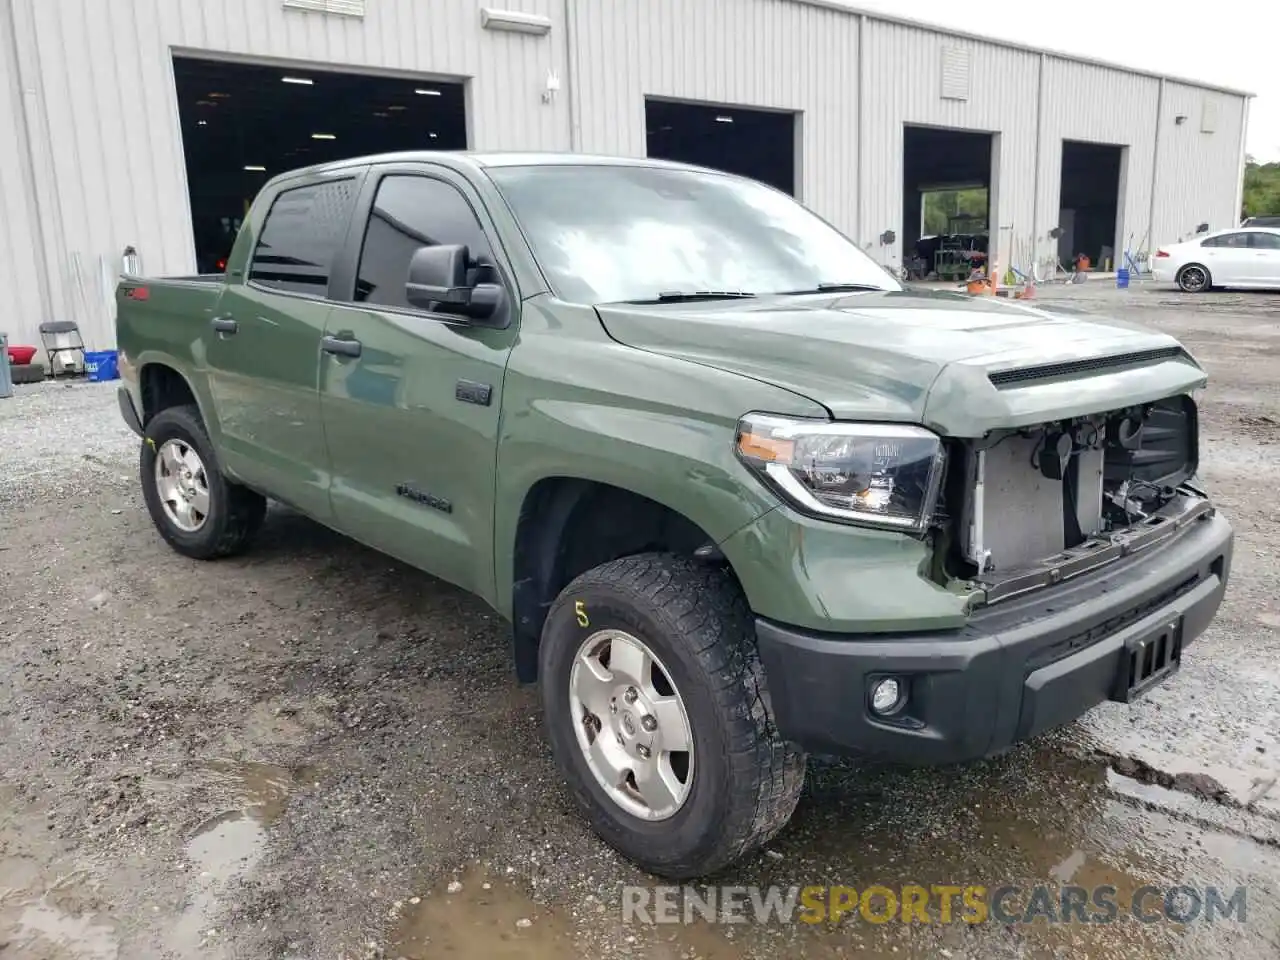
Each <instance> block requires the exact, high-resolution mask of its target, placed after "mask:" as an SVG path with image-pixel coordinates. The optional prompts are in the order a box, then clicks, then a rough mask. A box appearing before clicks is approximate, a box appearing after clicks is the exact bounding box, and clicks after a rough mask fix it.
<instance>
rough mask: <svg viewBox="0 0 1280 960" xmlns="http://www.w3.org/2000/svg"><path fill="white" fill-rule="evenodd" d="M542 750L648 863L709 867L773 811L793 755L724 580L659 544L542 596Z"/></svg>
mask: <svg viewBox="0 0 1280 960" xmlns="http://www.w3.org/2000/svg"><path fill="white" fill-rule="evenodd" d="M539 660H540V662H539V668H540V669H539V673H540V684H541V692H542V701H543V709H544V710H545V713H546V722H547V728H548V733H549V736H550V739H551V746H552V751H553V753H554V755H555V758H556V762H557V764H558V765H559V767H560V769H561V771H562V773H563V774H564V776H565V778H566V780H567V781H568V784H569V787H570V789H571V791H572V793H573V795H574V798H575V800H576V801H577V803H578V805H579V807H580V808H581V809H582V811H583V812H584V813H585V815H586V817H587V819H588V820H589V821H590V823H591V826H592V828H593V829H594V830H595V831H596V833H597V834H599V836H600V837H601V838H602V839H604V840H605V842H607V843H608V844H610V845H611V846H612V847H614V848H615V849H616V850H618V851H619V852H620V853H622V854H623V855H624V856H626V857H627V858H628V859H630V860H632V861H634V862H635V863H636V864H638V865H639V866H641V867H643V868H644V869H646V870H648V871H650V872H652V873H655V874H658V875H659V876H664V877H671V878H675V879H683V878H688V877H695V876H700V875H704V874H707V873H710V872H713V871H715V870H717V869H719V868H720V867H723V866H725V865H726V864H728V863H730V862H732V861H734V860H736V859H738V858H739V857H741V856H743V855H745V854H747V853H750V852H751V851H752V850H755V849H757V848H758V847H760V846H761V845H762V844H764V843H765V842H767V841H768V840H769V839H770V838H771V837H773V836H774V835H775V834H776V833H777V832H778V831H779V830H781V829H782V827H783V826H785V825H786V823H787V821H788V819H790V817H791V813H792V811H793V810H794V809H795V805H796V801H797V799H798V797H799V795H800V789H801V786H802V785H803V782H804V767H805V758H804V755H803V754H802V753H801V752H800V751H799V750H798V749H797V748H796V747H795V746H794V745H793V744H789V743H787V742H785V741H783V740H781V739H780V738H779V737H778V734H777V730H776V729H775V727H774V724H773V717H772V715H771V711H770V708H769V700H768V692H767V690H766V688H765V680H764V674H763V671H762V670H761V667H760V662H759V659H758V657H757V655H756V650H755V636H754V629H753V625H752V622H751V618H750V613H749V611H748V609H747V606H746V602H745V600H744V598H743V596H742V592H741V590H740V589H739V588H738V586H737V584H736V583H735V582H734V581H733V580H732V578H731V577H729V576H728V575H727V573H726V572H724V571H723V570H719V569H713V568H708V567H705V566H701V565H698V564H696V563H695V562H693V561H692V560H690V559H687V558H683V557H676V556H672V555H667V554H643V555H640V556H634V557H626V558H623V559H621V560H615V561H612V562H610V563H606V564H604V565H602V566H600V567H597V568H595V569H594V570H591V571H589V572H587V573H585V574H583V575H582V576H580V577H578V578H577V579H576V580H574V581H573V583H571V584H570V585H569V586H568V587H567V588H565V590H564V592H563V593H562V594H561V595H560V596H559V597H558V598H557V599H556V601H555V603H554V604H553V605H552V607H551V610H550V612H549V614H548V617H547V622H546V625H545V627H544V628H543V633H542V643H541V645H540V648H539Z"/></svg>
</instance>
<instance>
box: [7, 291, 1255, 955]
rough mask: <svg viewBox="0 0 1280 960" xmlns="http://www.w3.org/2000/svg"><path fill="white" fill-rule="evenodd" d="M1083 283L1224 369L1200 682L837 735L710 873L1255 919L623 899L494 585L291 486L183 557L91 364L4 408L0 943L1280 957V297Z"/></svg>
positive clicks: (223, 950)
mask: <svg viewBox="0 0 1280 960" xmlns="http://www.w3.org/2000/svg"><path fill="white" fill-rule="evenodd" d="M1062 297H1069V298H1070V299H1069V303H1070V304H1071V306H1072V307H1073V308H1075V309H1081V310H1084V311H1087V312H1118V311H1124V312H1126V313H1127V314H1128V315H1131V316H1133V317H1134V318H1135V319H1137V320H1139V321H1142V322H1148V323H1152V324H1153V325H1156V326H1158V327H1160V328H1162V329H1166V330H1169V331H1170V332H1172V333H1174V334H1175V335H1177V336H1179V337H1181V338H1183V340H1184V342H1186V343H1187V345H1188V346H1189V347H1190V348H1191V349H1192V350H1193V352H1195V353H1196V354H1197V356H1198V357H1199V358H1200V359H1201V361H1202V362H1203V363H1204V364H1205V365H1206V367H1207V368H1208V369H1209V371H1210V374H1211V376H1212V385H1211V388H1210V389H1209V391H1207V393H1206V395H1205V396H1204V397H1203V398H1202V401H1201V403H1202V414H1203V420H1204V422H1203V424H1202V433H1203V446H1202V449H1203V454H1202V460H1203V469H1202V475H1203V479H1204V481H1205V483H1206V484H1207V485H1208V486H1209V487H1210V489H1211V492H1212V493H1213V494H1214V496H1215V498H1216V500H1217V501H1218V503H1219V504H1220V505H1221V506H1222V508H1223V509H1224V510H1225V511H1226V512H1227V513H1228V514H1229V515H1230V516H1231V518H1232V520H1233V522H1234V523H1235V524H1236V529H1237V547H1236V551H1237V552H1236V562H1235V568H1234V580H1233V584H1232V588H1231V591H1230V593H1229V596H1228V600H1227V602H1226V604H1225V605H1224V608H1223V611H1222V614H1221V615H1220V617H1219V619H1218V620H1217V621H1216V622H1215V624H1214V626H1213V627H1212V628H1211V630H1210V632H1209V633H1208V634H1207V635H1206V636H1205V637H1204V638H1203V639H1202V640H1200V641H1199V642H1198V643H1197V644H1195V645H1194V646H1193V647H1192V648H1191V649H1190V651H1189V653H1188V658H1187V662H1186V664H1185V666H1184V668H1183V670H1182V673H1181V675H1180V676H1179V677H1178V678H1177V679H1176V680H1175V681H1174V682H1172V683H1170V684H1167V685H1165V686H1164V687H1161V688H1159V689H1157V690H1156V691H1154V692H1153V693H1152V695H1151V696H1150V697H1148V698H1147V699H1145V700H1143V701H1141V702H1140V703H1138V704H1135V705H1133V706H1119V705H1110V704H1109V705H1105V706H1104V707H1103V708H1100V709H1099V710H1097V711H1095V712H1093V713H1092V714H1090V715H1089V716H1088V717H1086V718H1085V719H1084V720H1083V721H1082V722H1080V723H1078V724H1076V725H1073V726H1072V727H1070V728H1068V729H1067V730H1065V731H1062V732H1060V733H1058V734H1055V735H1053V736H1050V737H1047V738H1043V739H1041V740H1038V741H1036V742H1034V743H1032V744H1027V745H1024V746H1022V747H1019V748H1017V749H1015V750H1013V751H1011V752H1010V753H1008V754H1006V755H1004V756H1001V757H997V758H993V759H990V760H987V761H984V762H982V763H977V764H970V765H966V766H964V767H960V768H954V769H948V770H943V771H938V770H900V769H894V768H889V767H881V766H876V765H864V764H852V763H845V762H838V761H825V760H819V761H814V762H813V763H812V764H811V767H810V778H809V781H808V785H807V788H806V792H805V795H804V797H803V799H802V800H801V805H800V808H799V810H798V811H797V814H796V817H795V819H794V821H793V822H792V824H791V826H790V827H789V828H788V829H787V830H786V831H784V833H783V834H782V835H781V836H780V837H779V838H778V839H777V841H776V842H775V843H774V844H772V845H771V847H770V849H769V851H768V852H766V853H762V854H760V855H758V856H756V857H755V858H753V859H751V860H750V861H748V862H745V863H743V864H740V865H738V866H736V867H734V868H732V869H731V870H729V871H726V873H725V874H724V875H723V876H721V877H717V878H712V880H710V881H708V882H718V883H725V884H769V883H774V884H780V885H782V886H784V887H785V886H790V885H800V886H804V885H809V884H847V885H852V886H855V887H858V888H862V887H865V886H866V885H868V884H872V883H879V884H884V885H887V886H890V887H895V886H900V885H901V884H904V883H921V884H924V885H926V886H927V885H929V884H957V885H963V884H966V883H980V884H983V885H986V886H988V887H997V886H1001V885H1004V884H1017V885H1021V886H1024V887H1027V886H1030V885H1032V884H1035V883H1050V884H1061V883H1074V884H1081V885H1085V886H1096V885H1098V884H1110V885H1112V886H1114V887H1115V888H1116V889H1117V890H1118V891H1119V897H1120V899H1121V901H1122V902H1124V901H1125V898H1126V897H1132V896H1133V895H1134V892H1135V891H1137V890H1138V889H1139V888H1140V887H1142V886H1143V885H1144V884H1155V885H1162V884H1172V883H1187V884H1192V885H1199V886H1204V885H1209V884H1214V885H1219V886H1221V887H1224V888H1233V887H1234V886H1235V885H1237V884H1244V885H1247V887H1248V895H1249V915H1248V920H1247V922H1245V923H1237V922H1230V923H1217V924H1214V925H1207V924H1189V925H1187V926H1184V927H1177V926H1174V925H1171V924H1154V925H1143V924H1136V923H1132V922H1130V923H1116V924H1072V925H1054V926H1049V925H1045V924H1043V923H1040V924H1036V925H1032V926H1021V925H1008V924H1002V923H996V922H994V921H992V922H987V923H983V924H978V925H970V924H952V925H941V924H933V925H921V924H915V925H903V924H899V923H889V924H883V925H879V924H870V923H867V922H865V921H861V920H856V921H847V922H845V923H843V924H841V925H839V926H834V927H832V926H828V925H826V924H820V925H817V926H808V925H800V924H771V925H755V924H734V925H718V926H711V925H708V924H705V923H697V924H693V925H691V926H687V927H686V926H658V927H645V926H640V925H635V924H624V923H623V922H622V915H621V911H620V885H621V884H624V883H635V884H646V883H652V882H653V881H652V879H651V878H647V877H645V876H644V875H642V874H640V873H639V872H637V871H636V870H634V868H632V867H630V866H629V865H628V864H626V863H624V862H623V861H621V860H620V859H619V858H618V857H617V856H616V855H615V854H613V853H612V851H610V850H609V849H608V848H606V847H604V846H603V845H602V844H600V843H599V842H598V841H597V840H596V839H595V838H594V837H593V836H592V835H591V834H590V833H589V832H588V831H587V830H586V828H585V827H584V825H583V823H582V821H581V820H580V819H579V818H578V817H577V815H576V814H575V813H574V812H573V810H572V809H571V807H570V806H569V803H568V798H567V796H566V794H565V792H564V791H563V789H562V787H561V785H560V783H559V778H558V776H557V774H556V772H555V770H554V767H553V765H552V762H551V759H550V756H549V754H548V751H547V747H546V745H545V742H544V738H543V735H542V731H541V725H540V724H541V721H540V717H539V710H538V705H537V699H536V696H535V694H534V691H533V690H531V689H528V688H522V687H519V686H517V685H516V684H515V682H514V680H513V678H512V676H511V671H510V666H509V653H508V650H507V636H506V632H505V630H504V628H503V626H502V624H501V623H500V622H499V621H498V620H497V618H496V617H495V616H494V615H493V614H492V613H491V612H490V611H488V610H487V609H486V608H485V607H484V606H483V605H482V604H480V603H479V602H478V601H476V600H474V599H472V598H470V597H467V596H465V595H463V594H461V593H459V592H457V591H456V590H453V589H452V588H449V587H446V586H443V585H441V584H439V583H438V582H436V581H433V580H432V579H431V578H429V577H427V576H425V575H423V574H421V573H419V572H416V571H413V570H410V569H408V568H406V567H404V566H403V565H400V564H398V563H395V562H394V561H390V560H388V559H386V558H384V557H382V556H380V555H378V554H376V553H374V552H372V551H369V550H367V549H365V548H363V547H360V546H358V545H356V544H354V543H352V542H351V541H348V540H345V539H343V538H341V537H339V536H337V535H336V534H333V533H330V532H329V531H326V530H324V529H323V528H320V527H318V526H317V525H315V524H313V523H311V522H310V521H308V520H306V519H304V518H302V517H299V516H297V515H296V514H293V513H291V512H289V511H287V510H284V509H280V508H273V509H272V511H271V513H270V515H269V518H268V522H267V525H266V527H265V529H264V531H263V535H262V537H261V539H260V541H259V542H258V544H257V546H256V547H255V549H254V550H253V551H252V552H250V553H249V554H247V555H245V556H244V557H241V558H237V559H234V560H230V561H225V562H220V563H214V564H198V563H195V562H192V561H188V560H185V559H183V558H181V557H178V556H176V555H175V554H173V553H172V552H171V551H169V550H168V549H167V548H166V547H165V546H164V545H163V543H162V542H161V541H160V539H159V538H158V536H157V535H156V534H155V533H154V531H153V529H152V528H151V526H150V522H149V520H148V518H147V516H146V513H145V510H144V508H143V506H142V502H141V497H140V495H139V493H138V489H137V478H136V451H137V444H136V440H135V438H133V436H132V435H131V434H129V433H128V431H127V429H126V428H125V427H124V426H123V424H122V422H121V421H120V418H119V414H118V411H117V410H116V406H115V399H114V389H113V386H112V385H96V384H85V383H76V384H74V385H71V386H64V385H62V384H56V385H54V384H43V385H38V386H31V387H21V386H20V387H18V388H16V389H15V397H14V398H13V399H10V400H2V401H0V732H2V734H3V735H2V736H0V957H3V958H4V960H8V958H9V957H10V956H13V957H15V958H22V960H29V958H30V960H63V958H75V960H84V958H90V960H99V958H103V960H121V958H134V957H140V958H152V957H156V958H164V957H172V958H184V960H185V958H188V957H201V958H204V957H214V958H216V957H228V958H240V957H243V958H252V960H263V958H270V960H275V958H299V960H300V958H315V960H331V958H332V960H337V958H366V957H368V958H372V957H397V956H405V957H418V956H421V957H427V956H431V957H436V956H459V957H476V958H481V957H483V958H485V960H489V958H494V957H503V956H512V957H515V956H520V957H535V958H536V957H542V956H546V957H552V956H555V957H561V956H568V955H574V956H581V957H590V958H595V957H601V958H603V957H636V958H651V960H667V958H677V957H679V958H690V957H702V958H725V960H729V958H735V960H736V958H773V957H779V956H788V957H791V956H795V957H812V958H833V957H855V956H884V957H891V956H919V957H929V958H934V957H955V958H965V957H972V958H979V957H980V958H984V960H985V958H1002V957H1010V958H1013V957H1148V956H1150V957H1165V956H1170V955H1181V956H1185V957H1187V958H1202V957H1217V956H1227V955H1231V956H1233V957H1236V958H1239V960H1249V958H1253V957H1257V958H1263V957H1267V958H1270V957H1274V956H1276V955H1277V953H1278V952H1280V909H1278V908H1277V906H1276V904H1277V902H1278V901H1277V894H1280V788H1275V787H1274V786H1268V778H1270V782H1271V783H1272V784H1274V781H1275V778H1276V777H1277V775H1280V666H1278V665H1280V600H1277V594H1276V590H1275V583H1276V582H1277V573H1280V569H1278V567H1280V565H1278V564H1277V552H1276V547H1275V544H1276V543H1278V542H1280V511H1278V510H1277V507H1276V505H1275V504H1276V502H1277V501H1276V497H1275V490H1276V489H1277V486H1278V485H1280V327H1277V325H1276V323H1275V319H1274V318H1275V316H1276V315H1277V314H1276V306H1275V304H1273V303H1271V300H1272V299H1274V298H1266V297H1253V298H1251V297H1248V296H1244V295H1230V294H1229V295H1224V296H1223V297H1220V298H1214V297H1206V298H1185V297H1181V296H1179V295H1178V294H1176V293H1174V292H1172V291H1170V290H1155V289H1152V288H1150V287H1146V288H1134V289H1133V290H1130V291H1128V292H1127V293H1126V292H1118V291H1115V290H1114V288H1111V287H1109V286H1107V285H1105V284H1103V283H1091V284H1086V285H1084V286H1083V287H1081V288H1051V289H1046V290H1043V291H1042V299H1051V298H1062ZM451 884H458V885H459V886H457V887H451V886H450V885H451ZM485 884H487V885H488V886H487V887H486V886H485Z"/></svg>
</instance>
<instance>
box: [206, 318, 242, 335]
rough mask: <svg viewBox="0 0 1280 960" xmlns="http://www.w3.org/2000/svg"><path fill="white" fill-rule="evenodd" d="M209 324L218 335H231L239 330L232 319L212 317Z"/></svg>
mask: <svg viewBox="0 0 1280 960" xmlns="http://www.w3.org/2000/svg"><path fill="white" fill-rule="evenodd" d="M210 323H211V325H212V326H213V329H214V330H216V331H217V332H218V333H226V334H232V333H235V332H236V331H237V330H239V329H240V325H239V324H238V323H236V321H235V318H234V317H214V318H213V320H211V321H210Z"/></svg>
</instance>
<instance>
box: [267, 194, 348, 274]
mask: <svg viewBox="0 0 1280 960" xmlns="http://www.w3.org/2000/svg"><path fill="white" fill-rule="evenodd" d="M355 202H356V181H355V180H354V179H348V180H330V181H327V182H325V183H316V184H309V185H308V186H305V187H295V188H293V189H292V190H285V191H283V192H282V193H281V194H280V195H279V196H278V197H276V199H275V202H274V203H272V204H271V210H270V211H268V213H267V220H266V222H265V223H264V224H263V225H262V233H261V234H260V235H259V236H258V245H257V247H256V248H254V251H253V261H252V263H251V264H250V266H249V281H250V282H251V283H255V284H258V285H260V286H263V287H268V288H271V289H274V290H282V291H287V292H289V293H304V294H310V295H311V296H316V297H323V296H326V295H327V294H328V292H329V275H330V273H331V272H332V270H333V263H334V260H336V259H337V257H338V253H339V251H340V249H341V247H342V241H343V239H344V238H345V236H346V232H347V224H348V221H350V219H351V211H352V209H353V208H354V207H355Z"/></svg>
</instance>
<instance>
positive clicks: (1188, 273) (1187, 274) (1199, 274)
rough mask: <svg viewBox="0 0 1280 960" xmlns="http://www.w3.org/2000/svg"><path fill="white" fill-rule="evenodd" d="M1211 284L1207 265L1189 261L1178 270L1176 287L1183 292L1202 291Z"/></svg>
mask: <svg viewBox="0 0 1280 960" xmlns="http://www.w3.org/2000/svg"><path fill="white" fill-rule="evenodd" d="M1211 286H1212V281H1211V280H1210V278H1209V269H1208V268H1207V267H1202V266H1200V264H1198V263H1189V264H1187V265H1186V266H1185V267H1183V268H1182V269H1181V270H1179V271H1178V287H1179V288H1180V289H1181V290H1182V292H1183V293H1204V292H1205V291H1206V290H1208V289H1209V288H1210V287H1211Z"/></svg>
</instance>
